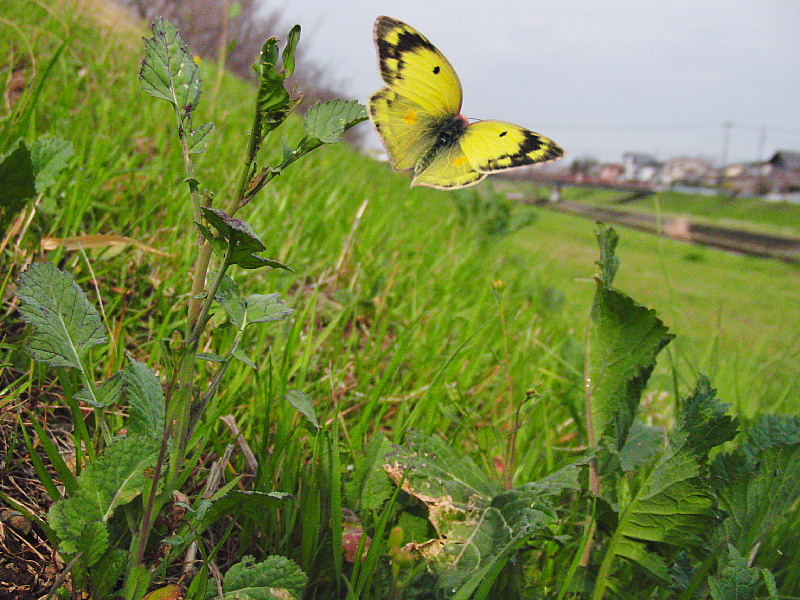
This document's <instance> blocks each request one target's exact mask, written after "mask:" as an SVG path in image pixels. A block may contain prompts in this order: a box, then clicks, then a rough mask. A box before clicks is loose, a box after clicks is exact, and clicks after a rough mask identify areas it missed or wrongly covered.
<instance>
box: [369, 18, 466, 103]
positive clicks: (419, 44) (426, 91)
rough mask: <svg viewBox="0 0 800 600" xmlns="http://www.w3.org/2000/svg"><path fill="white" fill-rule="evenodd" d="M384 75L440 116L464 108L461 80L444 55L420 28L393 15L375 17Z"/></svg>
mask: <svg viewBox="0 0 800 600" xmlns="http://www.w3.org/2000/svg"><path fill="white" fill-rule="evenodd" d="M375 44H376V45H377V47H378V59H379V61H380V69H381V77H383V80H384V81H385V82H386V85H387V86H389V88H391V89H392V90H393V91H394V92H396V93H398V94H399V95H401V96H403V97H404V98H407V99H408V100H410V101H412V102H414V103H416V104H417V105H419V106H420V107H421V108H422V110H424V111H426V112H427V113H428V114H429V115H431V116H433V117H437V118H446V117H453V116H455V115H457V114H458V113H459V112H460V111H461V98H462V94H461V82H460V81H459V80H458V75H456V72H455V70H454V69H453V67H452V66H451V65H450V63H449V62H448V60H447V59H446V58H445V57H444V55H443V54H442V53H441V52H439V50H437V49H436V46H434V45H433V44H431V42H430V41H428V38H426V37H425V36H424V35H422V34H421V33H420V32H419V31H417V30H416V29H414V28H413V27H411V26H410V25H406V24H405V23H403V22H401V21H398V20H396V19H392V18H391V17H378V19H377V20H376V21H375Z"/></svg>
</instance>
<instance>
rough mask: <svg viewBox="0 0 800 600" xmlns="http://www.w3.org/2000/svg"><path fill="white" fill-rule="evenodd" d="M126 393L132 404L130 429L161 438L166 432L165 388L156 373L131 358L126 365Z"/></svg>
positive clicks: (129, 420) (128, 424)
mask: <svg viewBox="0 0 800 600" xmlns="http://www.w3.org/2000/svg"><path fill="white" fill-rule="evenodd" d="M125 393H126V395H127V397H128V404H130V416H129V417H128V422H127V423H126V425H127V427H128V431H129V432H130V433H136V434H141V435H144V436H148V437H151V438H154V439H158V440H160V439H161V436H162V434H163V432H164V390H163V389H162V388H161V381H160V380H159V379H158V377H157V376H156V374H155V373H153V371H151V370H150V368H149V367H148V366H147V365H146V364H144V363H140V362H138V361H135V360H131V361H130V363H128V366H127V367H125Z"/></svg>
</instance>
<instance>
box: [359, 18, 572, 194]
mask: <svg viewBox="0 0 800 600" xmlns="http://www.w3.org/2000/svg"><path fill="white" fill-rule="evenodd" d="M375 45H376V46H377V49H378V59H379V61H380V70H381V77H382V78H383V81H384V83H386V87H385V88H382V89H380V90H378V91H377V92H376V93H375V94H374V95H373V96H372V98H370V101H369V116H370V118H371V119H372V122H373V123H374V124H375V128H376V129H377V130H378V134H379V135H380V137H381V139H382V140H383V143H384V146H386V151H387V153H388V154H389V160H390V161H391V163H392V166H393V167H394V169H395V170H397V171H406V170H408V169H412V168H413V169H414V178H413V180H412V182H411V185H412V186H415V185H426V186H429V187H432V188H437V189H454V188H462V187H466V186H468V185H474V184H476V183H478V182H479V181H480V180H481V179H483V178H484V177H486V175H487V174H489V173H492V172H494V171H500V170H503V169H510V168H512V167H521V166H524V165H531V164H534V163H539V162H545V161H549V160H555V159H557V158H559V157H561V156H563V154H564V151H563V150H562V149H561V148H559V147H558V145H557V144H556V143H555V142H553V140H551V139H548V138H546V137H544V136H541V135H539V134H538V133H534V132H533V131H530V130H529V129H525V128H523V127H520V126H518V125H512V124H511V123H504V122H502V121H478V122H477V123H472V124H470V123H469V122H468V121H467V119H466V118H465V117H464V116H462V115H461V114H460V113H461V100H462V93H461V82H460V81H459V80H458V75H456V72H455V70H454V69H453V67H452V66H451V65H450V63H449V62H448V61H447V59H446V58H445V57H444V55H443V54H442V53H441V52H439V50H437V49H436V46H434V45H433V44H431V43H430V41H428V38H426V37H425V36H424V35H422V34H421V33H420V32H419V31H417V30H416V29H414V28H413V27H411V26H409V25H406V24H405V23H402V22H401V21H398V20H397V19H393V18H391V17H378V18H377V19H376V21H375Z"/></svg>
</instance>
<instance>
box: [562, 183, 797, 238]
mask: <svg viewBox="0 0 800 600" xmlns="http://www.w3.org/2000/svg"><path fill="white" fill-rule="evenodd" d="M624 196H625V194H624V193H623V192H616V191H610V190H592V189H588V188H567V189H565V190H563V198H564V199H565V200H573V201H576V202H583V203H585V204H596V205H598V206H610V207H612V208H614V209H615V210H627V211H634V212H644V213H650V214H660V215H661V216H662V217H672V216H679V215H684V216H688V217H691V218H692V219H694V220H696V221H697V222H699V223H707V224H710V225H718V226H721V227H730V228H731V229H744V230H745V231H755V232H760V233H771V234H775V235H786V236H789V237H797V236H798V235H800V205H797V204H792V203H791V202H785V201H769V200H763V199H761V198H730V197H728V196H703V195H699V194H698V195H693V194H686V193H683V192H673V191H664V192H657V193H655V194H653V195H652V196H649V197H647V198H640V199H638V200H632V201H626V202H619V201H618V200H619V199H620V198H623V197H624Z"/></svg>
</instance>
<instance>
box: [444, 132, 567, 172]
mask: <svg viewBox="0 0 800 600" xmlns="http://www.w3.org/2000/svg"><path fill="white" fill-rule="evenodd" d="M459 144H460V146H461V148H462V150H463V151H464V154H465V155H466V156H467V158H468V159H469V162H470V164H471V165H472V166H473V167H474V168H475V170H477V171H479V172H481V173H492V172H494V171H501V170H503V169H511V168H513V167H521V166H524V165H532V164H535V163H541V162H547V161H551V160H555V159H557V158H560V157H561V156H563V155H564V151H563V150H562V149H561V148H560V147H559V146H558V144H556V143H555V142H554V141H553V140H551V139H550V138H546V137H544V136H543V135H539V134H538V133H534V132H533V131H531V130H530V129H525V128H524V127H520V126H519V125H513V124H512V123H505V122H503V121H478V122H477V123H473V124H472V125H470V126H469V127H467V131H466V132H465V133H464V136H463V137H462V138H461V141H460V142H459Z"/></svg>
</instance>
